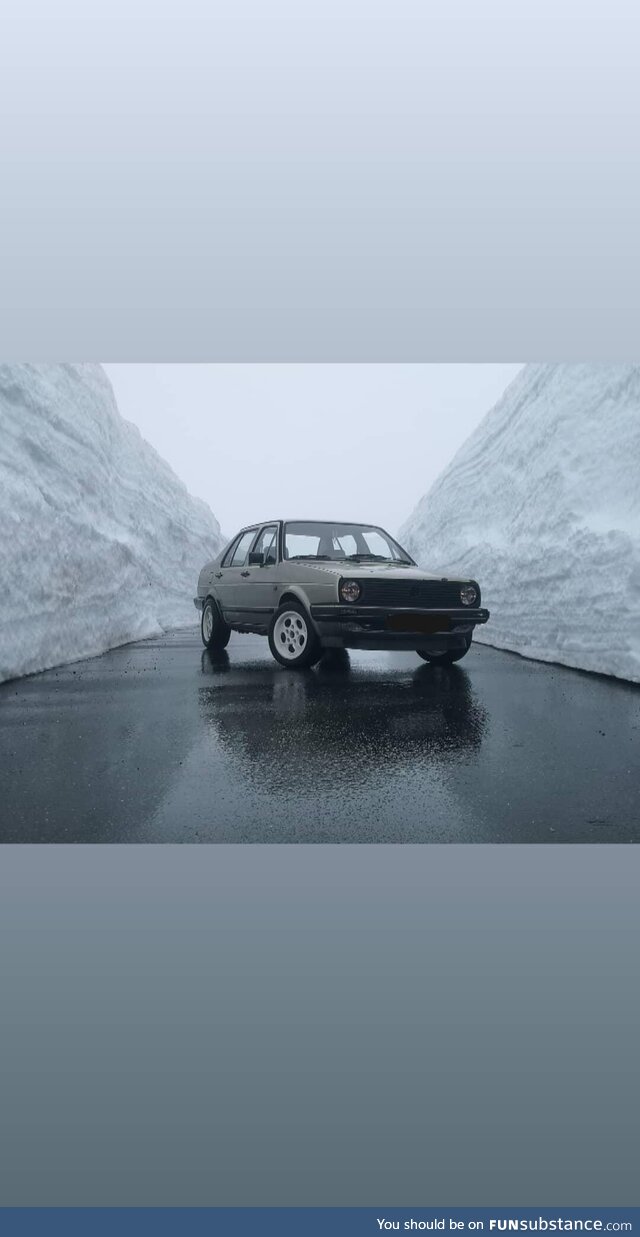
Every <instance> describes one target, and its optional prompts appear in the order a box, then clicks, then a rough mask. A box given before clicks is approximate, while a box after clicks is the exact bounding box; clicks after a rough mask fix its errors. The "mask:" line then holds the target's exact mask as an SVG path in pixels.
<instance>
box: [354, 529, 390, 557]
mask: <svg viewBox="0 0 640 1237" xmlns="http://www.w3.org/2000/svg"><path fill="white" fill-rule="evenodd" d="M362 536H363V538H364V542H365V544H366V547H367V549H368V550H370V552H371V553H372V554H380V555H382V557H383V558H385V557H386V556H387V555H388V554H389V548H391V551H392V553H394V551H393V545H391V547H390V543H389V542H388V541H387V538H386V537H383V536H382V533H379V532H378V529H377V528H367V529H363V530H362ZM394 556H395V555H394Z"/></svg>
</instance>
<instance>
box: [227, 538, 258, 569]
mask: <svg viewBox="0 0 640 1237" xmlns="http://www.w3.org/2000/svg"><path fill="white" fill-rule="evenodd" d="M255 535H256V530H255V528H250V529H249V530H248V532H246V533H243V534H242V536H241V538H240V540H239V542H238V544H237V545H236V548H235V550H234V551H233V554H232V555H231V558H230V559H229V562H228V563H227V564H226V566H227V567H242V565H243V563H244V562H245V560H246V557H247V554H248V553H249V546H250V545H251V543H252V541H253V538H254V537H255Z"/></svg>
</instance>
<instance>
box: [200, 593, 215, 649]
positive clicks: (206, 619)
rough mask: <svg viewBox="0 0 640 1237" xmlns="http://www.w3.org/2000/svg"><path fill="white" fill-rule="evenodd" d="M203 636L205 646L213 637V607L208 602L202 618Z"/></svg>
mask: <svg viewBox="0 0 640 1237" xmlns="http://www.w3.org/2000/svg"><path fill="white" fill-rule="evenodd" d="M202 635H203V637H204V641H205V644H208V643H209V641H210V639H211V637H212V635H213V606H212V605H211V602H210V601H209V602H207V604H206V606H205V608H204V614H203V616H202Z"/></svg>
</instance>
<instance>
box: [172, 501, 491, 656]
mask: <svg viewBox="0 0 640 1237" xmlns="http://www.w3.org/2000/svg"><path fill="white" fill-rule="evenodd" d="M194 601H195V605H196V608H197V609H198V610H200V611H201V616H202V618H201V630H202V640H203V643H204V644H205V646H206V648H208V649H212V650H220V649H223V648H225V647H226V645H227V644H228V642H229V637H230V635H231V632H232V631H239V632H257V633H259V634H260V635H264V636H267V637H268V640H269V647H270V649H271V652H272V654H273V656H274V657H275V659H276V661H278V662H280V664H281V665H283V666H289V667H303V666H312V665H313V664H314V663H315V662H317V661H318V660H319V659H320V657H321V656H322V654H323V652H324V650H325V649H331V648H334V649H335V648H342V649H411V650H415V652H416V653H418V655H419V656H420V657H422V658H424V659H425V660H426V661H430V662H438V663H446V664H449V663H451V662H455V661H459V660H460V658H461V657H464V655H465V653H466V652H467V651H468V649H469V647H470V645H471V640H472V636H473V630H474V628H475V627H476V626H477V625H478V624H479V623H486V622H487V619H488V618H489V611H488V610H484V609H482V608H481V605H480V601H481V598H480V587H479V585H478V584H477V582H476V581H475V580H467V579H457V578H455V579H454V578H450V577H448V576H444V577H439V576H436V575H431V574H429V573H428V572H426V571H422V569H421V568H420V567H418V566H417V564H416V563H415V562H414V560H413V559H412V558H411V555H410V554H408V553H407V551H406V550H403V548H402V546H400V545H398V542H397V541H395V540H394V539H393V537H390V536H389V533H386V532H385V531H384V529H382V528H378V527H377V526H376V525H375V524H351V523H343V522H341V521H339V520H268V521H266V522H265V523H263V524H252V525H251V526H250V527H248V528H243V529H241V531H240V532H239V533H238V534H237V536H235V537H234V538H233V541H231V542H230V544H229V545H228V546H227V547H226V549H224V550H223V551H222V553H221V554H219V556H218V557H217V558H215V559H213V560H212V561H211V562H210V563H207V564H206V565H205V566H204V567H203V569H202V571H201V572H200V577H199V580H198V595H197V597H195V598H194Z"/></svg>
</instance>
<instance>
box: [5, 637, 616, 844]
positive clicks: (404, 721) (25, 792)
mask: <svg viewBox="0 0 640 1237" xmlns="http://www.w3.org/2000/svg"><path fill="white" fill-rule="evenodd" d="M639 740H640V688H639V687H637V686H634V685H631V684H626V683H622V682H620V681H617V680H614V679H606V678H601V677H599V676H594V675H588V674H583V673H580V672H577V671H573V670H566V669H563V668H562V667H559V666H548V665H544V664H542V663H540V662H531V661H526V660H524V659H522V658H519V657H517V656H515V655H513V654H509V653H502V652H498V651H496V650H494V649H489V648H486V647H482V646H474V647H473V648H472V650H471V652H470V653H469V655H468V656H467V657H466V658H465V660H464V662H462V663H461V664H460V665H459V666H454V667H451V668H450V669H448V670H445V669H442V668H440V669H436V668H432V667H430V666H428V665H426V664H424V663H422V662H420V661H419V659H418V658H417V656H415V655H414V654H411V653H401V654H400V653H398V654H388V653H359V652H358V653H351V654H348V655H340V654H336V655H333V656H332V657H331V658H329V659H327V660H326V661H323V662H321V663H320V665H319V666H317V667H315V668H314V669H313V670H309V671H303V672H295V671H289V670H285V669H282V668H281V667H279V666H277V665H276V664H275V663H274V662H273V661H272V660H271V657H270V655H269V651H268V647H267V643H266V640H264V639H262V638H261V637H259V636H234V637H233V638H232V641H231V643H230V645H229V649H228V653H227V654H225V655H223V656H222V657H219V658H218V659H217V660H213V659H212V658H211V656H210V655H209V654H207V653H204V652H203V650H202V646H201V644H200V639H199V635H198V633H197V632H195V631H194V633H193V634H192V633H190V632H187V633H184V632H180V633H174V634H171V635H168V636H166V637H164V638H162V639H160V640H148V641H144V642H141V643H139V644H134V645H127V646H126V647H124V648H120V649H114V650H113V651H111V652H109V653H106V654H105V655H104V656H102V657H98V658H95V659H93V660H92V661H86V662H81V663H77V664H76V665H74V666H67V667H64V668H62V669H58V670H52V671H48V672H47V673H45V674H40V675H35V676H33V677H32V678H29V679H23V680H20V681H17V682H13V683H7V684H5V685H4V686H2V687H0V840H1V841H3V842H633V841H640V761H639V759H638V748H639Z"/></svg>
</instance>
